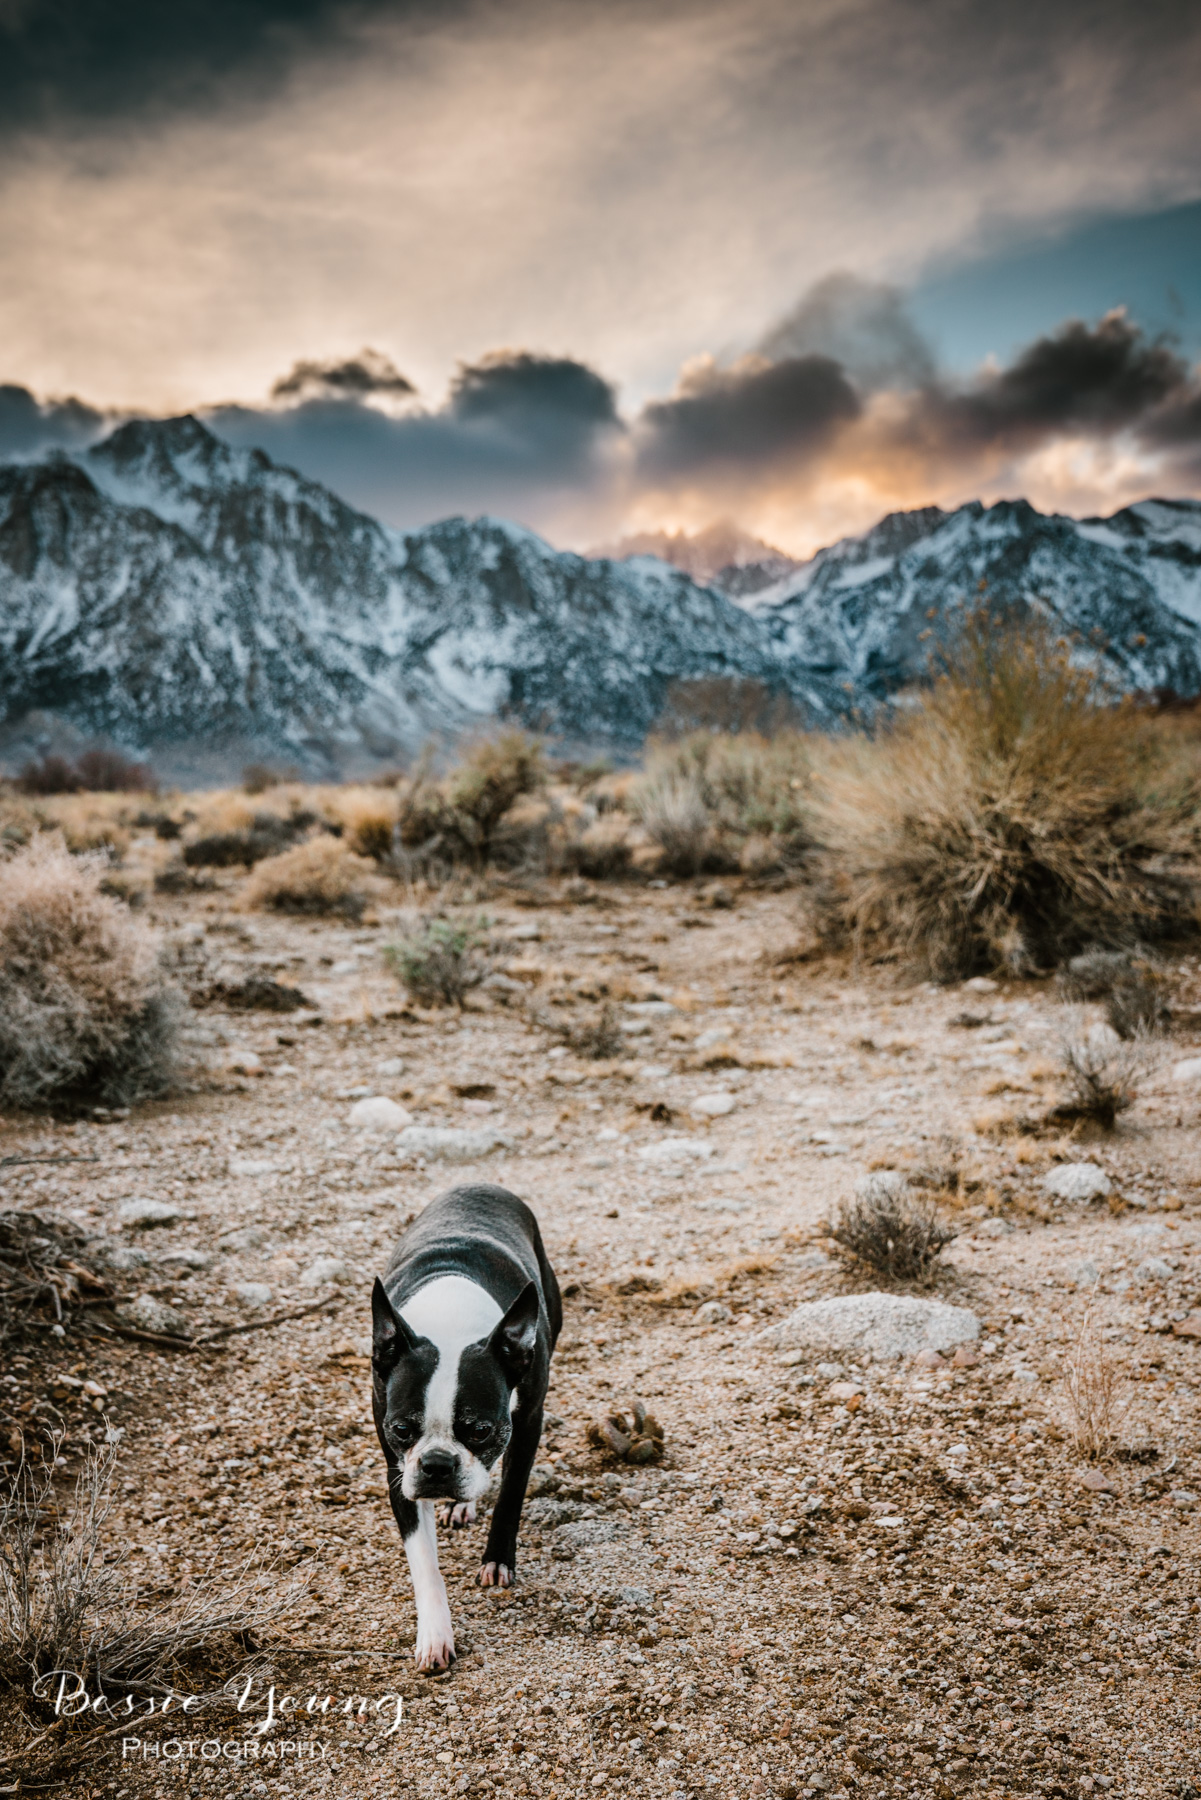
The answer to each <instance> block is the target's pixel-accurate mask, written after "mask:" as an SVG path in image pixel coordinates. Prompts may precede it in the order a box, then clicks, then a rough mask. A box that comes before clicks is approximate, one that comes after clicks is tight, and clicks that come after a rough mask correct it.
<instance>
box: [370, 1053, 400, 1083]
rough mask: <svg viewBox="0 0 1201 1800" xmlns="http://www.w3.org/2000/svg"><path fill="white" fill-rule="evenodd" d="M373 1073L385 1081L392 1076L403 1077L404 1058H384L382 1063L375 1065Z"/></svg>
mask: <svg viewBox="0 0 1201 1800" xmlns="http://www.w3.org/2000/svg"><path fill="white" fill-rule="evenodd" d="M375 1072H376V1074H377V1075H382V1076H384V1077H385V1079H386V1078H388V1077H390V1076H392V1075H403V1074H404V1072H405V1066H404V1058H403V1057H401V1056H388V1057H385V1059H384V1061H383V1062H378V1063H376V1065H375Z"/></svg>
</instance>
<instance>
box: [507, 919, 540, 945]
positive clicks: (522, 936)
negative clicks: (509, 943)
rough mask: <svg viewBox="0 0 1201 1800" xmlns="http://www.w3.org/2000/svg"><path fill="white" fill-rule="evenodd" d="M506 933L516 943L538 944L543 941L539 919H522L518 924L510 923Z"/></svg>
mask: <svg viewBox="0 0 1201 1800" xmlns="http://www.w3.org/2000/svg"><path fill="white" fill-rule="evenodd" d="M506 935H507V936H509V937H511V938H512V940H513V942H514V943H515V944H537V943H540V942H541V941H542V927H541V925H539V923H538V921H537V919H522V920H520V921H519V922H518V923H517V924H516V925H510V927H509V929H508V932H507V934H506Z"/></svg>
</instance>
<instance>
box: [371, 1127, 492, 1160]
mask: <svg viewBox="0 0 1201 1800" xmlns="http://www.w3.org/2000/svg"><path fill="white" fill-rule="evenodd" d="M505 1143H506V1140H505V1139H504V1138H503V1137H502V1136H501V1135H500V1133H499V1132H498V1131H467V1130H463V1129H459V1128H458V1127H455V1126H449V1125H407V1126H406V1127H405V1129H404V1130H403V1131H402V1132H401V1133H400V1135H399V1136H398V1137H397V1139H396V1148H397V1149H398V1150H399V1151H401V1152H402V1154H405V1155H408V1156H411V1157H413V1158H416V1157H419V1156H423V1157H425V1158H426V1159H427V1161H429V1162H475V1161H476V1160H477V1158H479V1157H481V1156H490V1155H491V1153H492V1152H493V1151H494V1150H499V1149H501V1148H502V1147H504V1145H505Z"/></svg>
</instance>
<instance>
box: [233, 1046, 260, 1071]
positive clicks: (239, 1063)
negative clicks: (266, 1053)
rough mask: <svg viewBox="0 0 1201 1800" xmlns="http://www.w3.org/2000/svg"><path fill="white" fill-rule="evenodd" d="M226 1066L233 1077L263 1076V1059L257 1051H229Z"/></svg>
mask: <svg viewBox="0 0 1201 1800" xmlns="http://www.w3.org/2000/svg"><path fill="white" fill-rule="evenodd" d="M225 1066H226V1068H227V1069H228V1070H229V1072H230V1074H231V1075H261V1074H262V1072H263V1059H262V1057H261V1056H260V1055H259V1053H258V1051H257V1050H229V1051H227V1052H226V1056H225Z"/></svg>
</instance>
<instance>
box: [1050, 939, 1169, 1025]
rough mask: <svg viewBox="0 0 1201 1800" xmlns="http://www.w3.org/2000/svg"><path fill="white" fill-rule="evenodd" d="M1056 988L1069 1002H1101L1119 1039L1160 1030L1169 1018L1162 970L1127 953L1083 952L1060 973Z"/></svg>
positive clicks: (1145, 959) (1148, 961) (1146, 960)
mask: <svg viewBox="0 0 1201 1800" xmlns="http://www.w3.org/2000/svg"><path fill="white" fill-rule="evenodd" d="M1059 985H1060V987H1061V988H1062V990H1063V993H1064V995H1065V997H1066V998H1067V999H1069V1000H1103V1001H1104V1002H1105V1017H1106V1019H1107V1020H1108V1022H1109V1024H1110V1025H1111V1026H1112V1027H1113V1029H1114V1030H1115V1031H1116V1032H1117V1034H1118V1036H1119V1037H1120V1038H1134V1037H1138V1036H1140V1035H1143V1034H1146V1033H1148V1032H1154V1031H1162V1030H1164V1029H1165V1028H1166V1026H1167V1025H1168V1022H1169V1020H1170V1017H1171V1013H1170V1009H1169V1007H1168V1001H1167V982H1166V979H1165V977H1164V974H1163V971H1162V970H1160V969H1159V968H1157V967H1156V966H1155V964H1154V963H1153V962H1152V961H1151V960H1150V959H1149V958H1148V957H1145V956H1139V955H1138V954H1136V953H1135V952H1133V951H1130V950H1098V949H1096V948H1093V949H1090V950H1085V951H1083V952H1082V953H1081V954H1080V955H1079V956H1073V957H1072V959H1071V961H1070V962H1069V963H1068V966H1067V968H1066V969H1063V970H1061V971H1060V975H1059Z"/></svg>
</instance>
